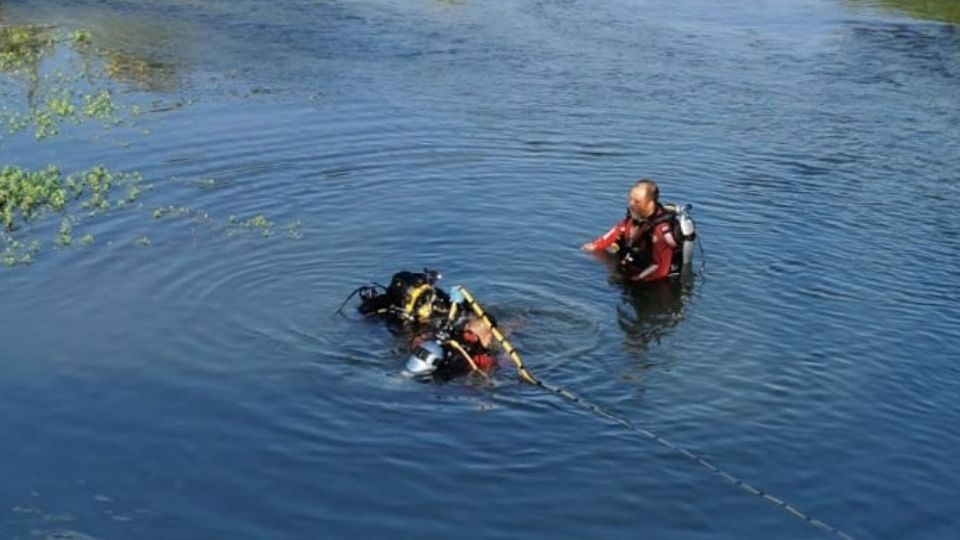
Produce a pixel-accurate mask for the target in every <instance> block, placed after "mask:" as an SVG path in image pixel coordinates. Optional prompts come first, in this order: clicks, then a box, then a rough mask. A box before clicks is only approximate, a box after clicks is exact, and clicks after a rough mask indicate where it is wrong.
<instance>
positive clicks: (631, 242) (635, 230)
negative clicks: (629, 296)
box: [617, 203, 684, 277]
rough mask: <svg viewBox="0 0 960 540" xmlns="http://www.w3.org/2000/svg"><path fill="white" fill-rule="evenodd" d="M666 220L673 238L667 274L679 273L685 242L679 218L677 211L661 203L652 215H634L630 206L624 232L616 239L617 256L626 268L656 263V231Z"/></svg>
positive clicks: (635, 269) (637, 269)
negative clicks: (654, 261) (642, 216)
mask: <svg viewBox="0 0 960 540" xmlns="http://www.w3.org/2000/svg"><path fill="white" fill-rule="evenodd" d="M664 223H668V224H669V233H670V234H671V236H672V238H673V241H674V242H673V243H674V245H673V246H672V247H671V250H672V254H671V257H670V270H669V272H668V274H667V275H668V276H670V277H674V276H678V275H680V271H681V270H682V268H683V242H684V237H683V234H682V232H681V230H680V221H679V219H678V215H677V213H676V212H674V211H671V210H667V209H666V208H664V206H663V205H661V204H659V203H658V204H657V209H656V211H655V212H654V215H653V216H652V217H651V218H649V219H644V220H638V219H635V218H634V217H633V216H632V215H631V214H630V211H629V210H627V215H626V217H625V218H624V223H623V232H622V233H621V234H620V238H618V239H617V256H618V258H619V262H620V267H621V269H622V270H624V272H626V273H628V274H636V273H639V272H642V271H643V270H644V269H646V268H647V267H649V266H650V265H651V264H653V235H654V233H655V232H656V231H657V229H658V228H659V227H661V225H662V224H664ZM665 234H666V233H664V235H665Z"/></svg>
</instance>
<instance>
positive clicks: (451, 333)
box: [341, 269, 502, 381]
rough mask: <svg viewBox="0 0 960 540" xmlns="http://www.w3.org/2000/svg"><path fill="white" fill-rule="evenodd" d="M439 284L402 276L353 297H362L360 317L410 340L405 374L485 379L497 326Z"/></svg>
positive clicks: (434, 276) (428, 275)
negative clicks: (477, 375)
mask: <svg viewBox="0 0 960 540" xmlns="http://www.w3.org/2000/svg"><path fill="white" fill-rule="evenodd" d="M440 278H441V276H440V274H439V273H438V272H436V271H433V270H428V269H424V271H423V272H408V271H402V272H397V273H396V274H394V275H393V277H392V278H391V280H390V285H389V286H387V287H384V286H382V285H379V284H376V283H374V284H371V285H364V286H361V287H359V288H358V289H357V290H355V291H354V293H353V294H356V293H359V294H360V299H361V302H360V306H359V307H358V310H359V311H360V313H361V314H363V315H365V316H368V317H378V318H381V319H383V320H384V321H385V322H386V323H387V325H388V327H389V328H391V330H393V331H394V332H397V333H400V334H403V335H404V336H406V337H407V338H408V343H409V345H410V348H411V349H412V351H413V352H412V354H411V355H410V357H409V358H408V359H407V362H406V365H405V369H404V371H405V373H407V374H409V375H411V376H414V377H428V376H429V377H433V378H434V379H436V380H441V381H445V380H449V379H452V378H454V377H457V376H459V375H464V374H467V373H471V372H479V373H482V374H484V375H486V374H487V373H489V372H490V371H492V370H493V369H494V368H495V367H496V366H497V361H496V356H495V354H494V353H493V349H492V347H493V341H494V335H495V331H494V327H495V326H496V322H495V321H494V320H493V319H492V318H491V317H490V316H489V315H488V314H486V313H485V312H483V310H482V308H480V306H479V305H477V304H476V302H475V300H474V299H473V298H472V297H471V296H469V295H468V294H465V291H464V290H463V289H462V288H461V287H459V286H455V287H451V288H450V290H449V292H446V291H444V290H442V289H440V288H439V287H437V286H436V282H437V281H438V280H439V279H440ZM352 296H353V295H352V294H351V297H352ZM348 300H349V298H348ZM341 307H342V306H341ZM500 336H501V337H502V334H500Z"/></svg>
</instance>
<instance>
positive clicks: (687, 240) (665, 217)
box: [581, 179, 696, 282]
mask: <svg viewBox="0 0 960 540" xmlns="http://www.w3.org/2000/svg"><path fill="white" fill-rule="evenodd" d="M688 209H689V207H687V206H680V205H663V204H660V190H659V188H657V184H656V183H655V182H654V181H653V180H647V179H643V180H638V181H637V182H636V183H635V184H634V185H633V187H632V188H631V189H630V195H629V197H628V199H627V215H626V217H625V218H624V219H623V220H621V221H619V222H617V224H616V225H614V226H613V227H612V228H611V229H610V230H609V231H607V232H606V233H604V234H603V235H601V236H599V237H597V238H596V239H594V240H593V241H590V242H587V243H585V244H583V245H582V246H581V249H583V250H585V251H600V250H607V249H608V248H609V250H610V251H613V252H614V253H616V255H617V259H618V266H619V268H620V271H621V273H622V274H623V276H624V278H625V279H626V280H627V281H631V282H649V281H659V280H663V279H668V278H673V277H677V276H679V275H680V273H681V271H682V270H683V268H684V267H685V266H686V265H689V264H690V262H691V258H692V256H693V241H694V239H695V238H696V231H695V227H694V224H693V220H692V219H691V218H690V216H689V215H688V214H687V210H688Z"/></svg>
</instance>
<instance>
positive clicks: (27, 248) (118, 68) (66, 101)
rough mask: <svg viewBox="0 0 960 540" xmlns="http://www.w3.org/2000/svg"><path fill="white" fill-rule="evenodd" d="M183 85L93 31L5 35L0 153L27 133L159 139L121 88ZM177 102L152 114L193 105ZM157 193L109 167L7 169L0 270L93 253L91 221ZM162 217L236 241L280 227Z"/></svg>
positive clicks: (206, 184) (170, 71)
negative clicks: (93, 130)
mask: <svg viewBox="0 0 960 540" xmlns="http://www.w3.org/2000/svg"><path fill="white" fill-rule="evenodd" d="M48 59H49V60H48ZM176 82H177V81H176V73H175V69H174V65H173V64H169V63H164V62H162V61H158V60H156V59H152V58H147V57H143V56H140V55H137V54H134V53H130V52H127V51H117V50H108V49H107V48H105V47H102V46H100V45H98V40H97V35H95V34H94V33H93V32H91V31H89V30H86V29H73V30H72V31H67V30H63V29H58V28H56V27H52V26H37V25H26V26H0V97H2V98H3V99H2V101H0V148H2V146H3V143H4V142H5V141H6V140H9V138H12V137H16V136H19V135H20V134H21V133H25V134H28V135H29V134H32V139H33V140H34V141H44V140H46V139H50V138H52V137H56V136H58V135H60V134H61V131H62V130H63V129H64V128H65V127H66V126H68V125H73V126H80V125H82V124H87V123H90V121H94V122H95V123H96V124H99V125H100V126H101V127H103V128H108V127H113V126H116V125H120V124H124V123H126V125H128V126H130V127H133V128H135V129H138V130H139V131H140V133H142V134H144V135H146V134H149V130H148V129H146V128H143V127H137V126H133V125H132V122H131V121H130V119H131V118H133V117H136V116H139V115H141V114H143V112H144V111H143V110H142V109H141V106H140V105H139V104H137V103H132V104H130V103H119V102H118V101H117V96H128V95H130V94H129V93H128V92H124V91H121V90H120V89H119V88H118V83H120V84H123V85H126V87H127V89H129V87H130V85H131V84H134V85H136V86H137V87H138V89H139V90H148V91H153V90H157V89H165V90H169V89H172V88H173V87H175V85H176ZM175 99H176V100H175V101H174V103H173V105H172V106H169V107H167V108H160V107H157V106H156V105H152V106H151V108H150V112H164V111H171V110H175V109H177V108H180V107H184V106H186V105H189V104H190V103H192V102H191V101H190V100H189V99H186V98H183V97H179V98H176V97H175ZM94 127H96V126H94ZM87 129H88V131H89V128H87ZM97 137H98V136H97V135H94V138H97ZM25 142H29V140H28V141H25ZM0 165H2V164H0ZM173 180H175V179H171V181H173ZM193 183H194V184H195V186H196V187H198V188H200V189H204V190H210V189H214V188H217V187H219V186H220V185H221V181H219V180H217V179H213V178H201V179H198V180H195V181H193ZM151 187H152V186H150V185H148V184H146V183H144V182H143V179H142V177H141V176H140V175H139V174H137V173H131V172H119V171H113V170H110V169H108V168H107V167H106V166H103V165H100V166H96V167H92V168H90V169H88V170H84V171H79V172H73V173H72V174H64V173H63V172H61V167H59V166H57V165H55V164H50V165H48V166H45V167H40V168H37V169H26V168H21V167H18V166H14V165H12V164H10V165H4V166H3V167H2V169H0V261H2V262H3V264H4V265H6V266H20V265H29V264H31V263H33V262H34V261H35V260H36V258H37V257H38V255H39V254H40V252H41V249H42V246H43V245H44V244H46V245H48V246H51V247H52V248H53V249H66V248H70V247H73V246H77V245H82V246H89V245H91V244H93V243H94V242H95V241H96V239H95V238H94V236H93V235H92V234H90V233H88V232H85V231H83V230H82V229H83V227H84V225H85V222H86V221H87V220H88V219H90V218H93V217H94V216H103V215H106V214H108V213H112V212H115V211H119V210H121V209H128V210H131V211H132V210H135V209H136V208H140V207H142V203H141V202H140V201H141V197H142V196H143V194H144V193H145V192H146V191H148V190H149V189H151ZM152 216H153V219H154V221H160V220H165V221H169V220H194V221H197V222H202V223H203V224H205V225H206V226H208V227H209V229H210V230H211V231H213V230H216V231H222V232H223V233H224V234H226V235H227V236H234V235H237V234H241V233H243V232H255V233H259V236H262V237H270V236H272V235H273V231H274V228H275V224H274V222H273V221H271V220H270V219H268V218H267V216H265V215H264V214H259V213H258V214H254V215H252V216H250V217H247V218H244V219H237V218H235V217H231V218H230V220H228V221H227V222H226V223H224V222H220V223H219V224H218V222H217V221H216V220H214V219H212V218H211V217H210V215H209V214H208V213H207V212H206V211H205V210H203V209H200V208H194V207H191V206H180V205H169V204H168V205H164V204H160V205H159V206H156V207H155V209H154V210H153V211H152ZM146 219H147V220H149V217H146ZM301 227H302V223H301V222H300V221H297V222H295V223H293V224H291V225H289V226H287V228H286V229H285V230H286V233H287V234H286V236H288V237H290V238H301V237H302V233H301ZM38 237H44V240H45V242H43V243H41V241H40V240H39V239H38ZM152 243H153V239H152V238H151V236H148V235H146V234H143V235H142V236H139V237H137V238H136V239H135V240H134V241H133V245H136V246H140V247H146V246H149V245H151V244H152Z"/></svg>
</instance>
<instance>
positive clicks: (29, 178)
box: [0, 165, 145, 266]
mask: <svg viewBox="0 0 960 540" xmlns="http://www.w3.org/2000/svg"><path fill="white" fill-rule="evenodd" d="M120 189H124V190H125V194H124V196H123V198H122V199H120V201H123V202H124V203H129V202H131V201H133V200H135V199H136V198H137V197H138V196H139V195H140V193H142V192H143V190H144V189H145V188H144V186H143V179H142V178H141V176H140V175H139V174H136V173H122V172H111V171H109V170H107V169H106V168H105V167H103V166H97V167H93V168H91V169H90V170H88V171H84V172H80V173H76V174H72V175H69V176H64V175H63V174H62V173H61V172H60V169H59V168H57V167H56V166H53V165H50V166H48V167H45V168H42V169H38V170H26V169H22V168H20V167H13V166H5V167H3V168H2V169H0V225H2V227H0V239H2V241H3V244H4V252H3V259H4V264H6V265H7V266H11V265H14V264H26V263H28V262H30V261H32V260H33V258H34V256H35V255H36V253H37V252H38V251H39V246H40V244H39V242H36V241H28V240H24V239H21V238H18V236H17V232H18V231H19V230H21V229H23V228H24V227H25V226H27V225H30V224H32V223H34V222H36V221H39V220H41V219H42V218H44V217H46V216H50V215H57V214H58V215H60V216H61V218H60V225H59V227H58V228H57V232H56V237H55V240H54V243H55V245H58V246H61V247H66V246H69V245H71V244H72V243H73V239H74V228H75V226H76V225H77V224H79V223H80V222H81V221H82V220H83V219H84V218H86V217H91V216H94V215H98V214H101V213H103V212H106V211H107V210H109V209H110V208H111V207H112V206H120V205H119V204H115V197H114V194H115V193H114V192H115V191H119V190H120ZM82 242H83V243H84V244H90V243H92V242H93V236H92V235H89V234H88V235H85V236H83V238H82ZM27 255H29V257H27Z"/></svg>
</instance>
